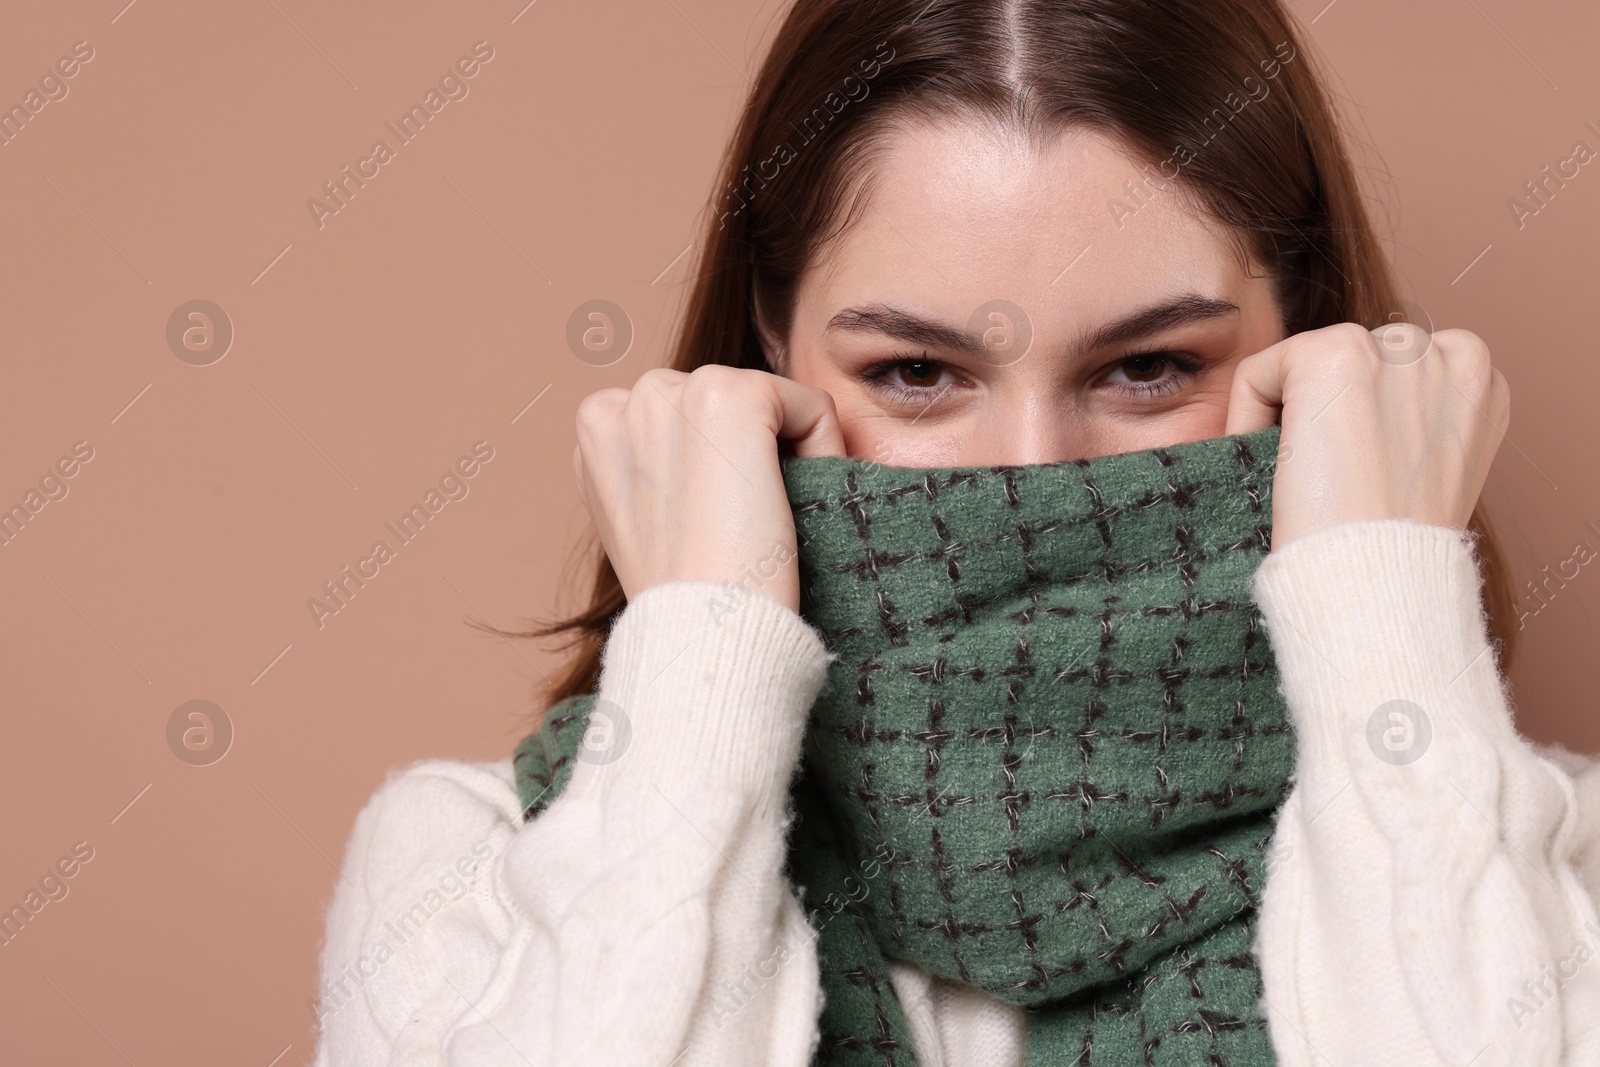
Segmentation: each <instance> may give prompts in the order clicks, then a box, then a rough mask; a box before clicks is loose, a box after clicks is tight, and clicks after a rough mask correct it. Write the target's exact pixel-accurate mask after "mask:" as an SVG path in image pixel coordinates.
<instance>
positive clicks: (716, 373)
mask: <svg viewBox="0 0 1600 1067" xmlns="http://www.w3.org/2000/svg"><path fill="white" fill-rule="evenodd" d="M754 384H755V383H754V382H752V381H751V378H750V372H749V371H743V370H740V369H739V368H737V367H727V366H723V365H722V364H719V363H711V364H707V365H706V366H704V367H699V368H697V369H696V370H695V371H694V372H693V373H692V374H691V375H690V376H689V384H688V395H689V397H690V399H691V402H692V403H693V405H694V407H695V409H696V410H700V411H709V410H724V409H727V408H729V407H734V406H737V405H738V404H740V403H741V401H742V400H743V399H744V398H745V397H747V396H748V395H749V393H750V390H751V388H752V386H753V385H754Z"/></svg>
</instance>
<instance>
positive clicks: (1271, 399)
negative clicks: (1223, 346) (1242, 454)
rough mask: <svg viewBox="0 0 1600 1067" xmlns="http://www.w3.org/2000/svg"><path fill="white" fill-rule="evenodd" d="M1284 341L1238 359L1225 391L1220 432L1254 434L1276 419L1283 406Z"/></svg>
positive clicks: (1285, 341)
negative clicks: (1225, 413)
mask: <svg viewBox="0 0 1600 1067" xmlns="http://www.w3.org/2000/svg"><path fill="white" fill-rule="evenodd" d="M1287 350H1288V340H1287V339H1285V340H1283V341H1279V342H1278V343H1277V344H1275V345H1272V346H1271V347H1269V348H1264V349H1262V350H1261V351H1260V352H1257V353H1256V354H1255V355H1253V356H1246V357H1245V358H1244V359H1242V360H1240V361H1239V366H1238V368H1237V369H1235V370H1234V372H1233V384H1232V387H1231V389H1230V390H1229V393H1228V420H1227V423H1226V426H1225V428H1224V430H1223V433H1224V435H1229V436H1231V435H1233V434H1241V433H1254V432H1255V431H1256V430H1265V429H1266V428H1267V427H1268V426H1271V425H1273V424H1275V423H1276V422H1277V421H1278V412H1279V411H1280V410H1281V409H1282V407H1283V376H1284V371H1285V368H1286V360H1285V359H1284V356H1285V353H1286V352H1287Z"/></svg>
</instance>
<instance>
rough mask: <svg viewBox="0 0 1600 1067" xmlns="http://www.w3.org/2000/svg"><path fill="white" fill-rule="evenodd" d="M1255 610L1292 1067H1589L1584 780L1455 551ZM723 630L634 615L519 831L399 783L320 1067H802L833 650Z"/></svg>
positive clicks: (1397, 555)
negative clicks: (1491, 631) (797, 888)
mask: <svg viewBox="0 0 1600 1067" xmlns="http://www.w3.org/2000/svg"><path fill="white" fill-rule="evenodd" d="M1253 595H1254V598H1255V600H1256V602H1257V604H1259V606H1260V608H1261V610H1262V613H1263V615H1264V617H1265V619H1266V621H1267V626H1268V630H1269V634H1270V637H1271V641H1272V646H1273V649H1274V652H1275V653H1276V656H1277V661H1278V666H1279V670H1280V676H1281V681H1282V686H1283V691H1284V695H1285V697H1286V698H1287V702H1288V706H1289V711H1290V714H1291V716H1292V718H1293V722H1294V726H1295V729H1296V734H1297V741H1298V764H1297V768H1296V774H1295V781H1294V783H1293V785H1292V788H1291V791H1290V793H1289V795H1288V798H1287V799H1286V801H1285V803H1284V807H1283V809H1282V811H1281V814H1280V817H1279V821H1278V830H1277V833H1276V835H1275V838H1274V847H1273V851H1272V853H1271V855H1270V862H1269V869H1268V871H1269V873H1268V877H1267V880H1266V885H1265V889H1264V892H1263V896H1262V907H1261V913H1260V916H1259V921H1258V923H1257V943H1256V946H1255V951H1256V954H1257V957H1258V959H1259V960H1260V962H1261V969H1262V978H1263V983H1264V988H1265V996H1264V998H1263V1004H1262V1010H1263V1013H1264V1015H1265V1017H1266V1018H1267V1020H1268V1029H1269V1033H1270V1036H1271V1040H1272V1044H1273V1047H1274V1049H1275V1050H1276V1053H1277V1058H1278V1061H1279V1063H1280V1064H1282V1065H1283V1067H1302V1065H1303V1067H1313V1065H1315V1067H1326V1065H1328V1064H1335V1065H1337V1067H1365V1065H1369V1064H1370V1065H1384V1067H1388V1065H1391V1064H1406V1065H1407V1067H1431V1065H1441V1067H1442V1065H1445V1064H1453V1065H1461V1064H1469V1063H1470V1064H1471V1065H1472V1067H1501V1065H1505V1067H1557V1065H1569V1064H1600V962H1592V960H1593V957H1594V956H1595V955H1596V954H1600V918H1597V916H1596V909H1595V902H1596V900H1600V761H1597V760H1596V758H1595V757H1590V756H1580V755H1575V754H1573V753H1570V752H1567V751H1565V750H1564V749H1560V748H1556V747H1553V748H1548V749H1536V748H1535V747H1534V746H1532V745H1531V744H1529V743H1528V742H1527V741H1526V740H1524V739H1523V738H1522V737H1520V736H1519V735H1518V734H1517V733H1516V731H1515V729H1514V727H1513V725H1512V721H1511V714H1510V708H1509V702H1508V700H1507V698H1506V695H1505V693H1504V691H1503V690H1502V687H1501V682H1500V679H1499V676H1498V674H1497V672H1496V670H1495V665H1494V657H1493V653H1492V651H1491V650H1490V648H1489V646H1488V644H1487V630H1486V625H1485V620H1484V617H1483V614H1482V610H1481V608H1480V600H1479V577H1478V572H1477V569H1476V566H1475V564H1474V562H1473V559H1472V556H1471V553H1470V547H1469V541H1468V540H1467V538H1466V535H1464V534H1462V533H1460V532H1459V531H1455V530H1450V529H1446V528H1444V527H1438V526H1427V525H1422V524H1419V523H1414V522H1409V521H1406V520H1382V521H1370V522H1358V523H1348V524H1344V525H1340V526H1336V527H1333V528H1330V529H1327V530H1323V531H1320V532H1318V533H1315V534H1312V535H1310V536H1307V537H1305V538H1302V539H1300V540H1298V541H1296V542H1294V543H1292V544H1290V545H1288V546H1285V547H1284V548H1283V549H1282V550H1279V551H1275V552H1273V553H1271V554H1270V555H1269V556H1268V558H1267V559H1266V561H1265V562H1264V563H1263V565H1262V566H1261V567H1260V569H1259V570H1258V571H1257V574H1256V578H1255V584H1254V588H1253ZM713 603H716V604H718V605H721V606H722V607H723V608H724V609H725V606H726V603H727V593H726V590H725V589H723V588H722V587H719V586H716V585H711V584H705V583H695V582H681V583H672V584H669V585H662V586H657V587H654V588H652V589H649V590H647V591H645V592H644V593H643V594H642V595H640V596H639V597H637V598H636V599H635V600H634V601H633V602H632V603H631V604H630V605H629V606H628V608H627V609H626V611H625V612H624V613H623V615H622V617H621V618H620V620H619V621H618V623H617V626H616V628H615V630H614V631H613V634H612V637H611V640H610V642H609V647H608V650H607V653H606V658H605V663H604V672H603V676H602V679H601V685H600V694H601V696H602V697H603V698H604V699H606V700H609V701H611V702H612V703H613V704H615V705H617V706H619V707H620V708H622V709H623V711H624V714H625V715H626V718H627V721H628V724H629V726H630V728H631V736H630V737H629V739H628V741H627V747H626V749H625V750H622V751H621V755H620V757H619V758H616V759H614V760H612V761H611V762H608V763H598V762H583V761H580V762H578V763H577V764H576V766H575V769H574V771H573V774H572V778H571V780H570V782H569V783H568V785H567V787H566V788H565V790H564V791H563V792H562V793H561V794H560V796H559V797H558V798H557V799H556V800H555V801H554V802H553V803H552V804H551V805H550V807H549V808H548V809H547V810H545V811H544V812H543V813H541V814H540V815H539V816H538V817H537V818H535V819H534V820H533V821H532V822H529V823H523V822H522V820H521V810H520V805H519V803H518V798H517V795H516V791H515V785H514V778H513V772H512V766H511V760H510V758H509V757H507V758H505V759H501V760H497V761H493V762H483V763H468V762H456V761H448V760H424V761H422V762H419V763H415V764H413V765H411V766H409V767H406V768H404V769H403V770H398V771H395V772H392V773H391V774H390V776H389V778H388V780H387V781H386V782H385V783H384V784H383V786H382V787H380V788H379V789H378V790H377V792H376V793H374V794H373V796H372V798H371V800H370V801H369V802H368V803H367V805H366V807H365V808H363V810H362V811H361V813H360V814H359V815H358V816H357V818H356V823H355V828H354V830H353V832H352V834H351V838H350V843H349V846H348V849H347V851H346V855H345V861H344V864H343V875H344V877H343V878H341V879H339V880H338V881H337V882H336V883H335V888H334V897H333V902H332V904H331V906H330V907H329V910H328V917H327V936H326V940H325V943H324V946H323V949H322V978H323V985H322V998H321V1003H320V1004H319V1005H314V1011H316V1012H317V1013H318V1014H319V1015H320V1017H321V1040H320V1044H319V1048H318V1053H317V1059H316V1064H317V1065H318V1067H356V1065H363V1067H364V1065H370V1064H392V1065H405V1067H413V1065H415V1067H421V1065H424V1064H427V1065H444V1064H449V1065H461V1067H465V1065H472V1067H490V1065H501V1064H504V1065H508V1067H511V1065H515V1067H555V1065H562V1067H566V1065H574V1064H596V1065H608V1067H609V1065H631V1064H638V1065H642V1067H669V1065H670V1067H692V1065H701V1067H746V1065H773V1067H806V1065H807V1064H808V1063H809V1062H810V1060H811V1057H812V1054H813V1050H814V1047H815V1042H816V1041H817V1020H818V1015H819V1012H820V1010H821V985H820V982H819V978H818V972H817V960H816V953H815V944H814V941H813V934H812V928H811V927H810V926H809V925H808V922H807V919H806V915H805V911H804V910H803V909H802V906H801V904H800V902H799V901H798V900H797V899H796V898H795V896H794V894H793V892H792V891H791V889H790V887H789V885H788V883H787V882H786V881H785V879H784V878H783V875H782V870H781V868H782V864H783V859H784V855H785V835H786V831H787V828H788V819H789V812H788V810H787V807H786V797H787V793H786V786H785V783H786V782H787V780H788V779H789V776H790V774H791V772H792V771H793V770H794V769H795V767H796V766H797V763H798V760H799V756H800V743H801V738H802V734H803V730H804V727H805V722H806V718H807V712H808V710H809V709H810V707H811V704H812V701H813V700H814V698H815V697H816V694H817V692H818V691H819V689H820V687H821V685H822V683H823V680H824V675H825V672H826V664H827V655H826V652H825V651H824V649H823V646H822V643H821V641H820V640H819V638H818V637H817V635H816V633H815V632H814V631H813V630H812V629H811V628H810V627H809V626H807V625H806V624H805V623H804V622H802V621H801V619H800V617H799V616H797V615H796V614H795V613H794V612H792V611H790V610H788V609H787V608H785V607H784V606H783V605H781V604H779V603H778V602H777V601H775V600H772V599H770V598H767V597H765V596H761V595H752V596H749V597H748V598H747V599H744V600H743V601H742V606H740V607H739V609H738V610H736V611H733V612H727V611H726V610H721V611H717V612H713V611H712V610H710V607H711V605H712V604H713ZM1588 699H1589V698H1588V696H1587V694H1586V695H1585V696H1584V701H1585V703H1584V704H1582V705H1580V706H1581V707H1582V708H1583V712H1584V713H1592V712H1589V707H1590V705H1588V703H1587V701H1588ZM1396 700H1404V701H1409V702H1411V704H1413V705H1415V706H1418V707H1421V708H1422V709H1423V712H1424V714H1425V715H1426V718H1427V724H1428V727H1429V728H1430V729H1431V739H1426V738H1425V731H1424V730H1422V729H1421V728H1420V723H1421V718H1420V717H1419V716H1417V715H1416V714H1415V712H1411V714H1410V718H1411V721H1412V723H1413V726H1412V732H1411V733H1410V734H1409V735H1407V734H1406V732H1405V720H1400V719H1393V720H1392V719H1390V718H1389V717H1388V713H1389V712H1390V711H1391V710H1393V709H1394V708H1396V707H1398V708H1401V709H1402V710H1405V708H1406V706H1405V705H1392V706H1385V705H1388V702H1390V701H1396ZM1380 708H1382V711H1381V712H1380V710H1379V709H1380ZM1375 713H1377V715H1376V719H1375ZM1575 713H1578V712H1576V711H1575ZM1374 721H1375V722H1376V727H1373V726H1372V725H1371V724H1372V723H1373V722H1374ZM1408 741H1409V747H1408V746H1407V742H1408ZM1424 745H1426V747H1424ZM617 750H621V745H620V744H619V745H617V746H616V748H614V749H613V751H617ZM1417 752H1420V753H1421V755H1420V757H1419V758H1415V759H1414V760H1413V761H1411V762H1403V761H1404V760H1405V758H1406V757H1408V756H1410V755H1414V754H1415V753H1417ZM822 906H823V902H821V901H807V902H806V903H805V909H806V910H812V909H816V908H818V907H822ZM892 978H893V983H894V986H895V989H896V991H897V993H898V994H899V997H900V999H901V1003H902V1005H903V1007H904V1009H905V1012H906V1018H907V1023H908V1029H909V1034H907V1035H901V1036H902V1039H903V1040H906V1041H907V1042H908V1043H909V1044H910V1046H911V1048H912V1050H913V1052H914V1055H915V1057H916V1060H917V1062H918V1063H919V1064H921V1065H924V1067H999V1065H1005V1067H1020V1065H1021V1064H1022V1049H1023V1035H1024V1027H1025V1019H1026V1015H1025V1013H1024V1011H1023V1010H1022V1009H1020V1008H1017V1007H1014V1006H1012V1005H1010V1004H1007V1003H1004V1002H1002V1001H999V1000H995V999H993V998H991V997H989V996H988V995H987V994H985V993H983V992H982V991H981V990H973V989H965V988H962V987H959V986H955V985H952V984H950V983H947V982H945V981H943V980H939V979H931V978H930V976H928V975H927V974H925V973H924V972H921V971H919V970H917V969H916V968H914V967H912V966H910V965H906V964H900V963H895V964H893V974H892Z"/></svg>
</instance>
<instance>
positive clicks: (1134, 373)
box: [1105, 352, 1202, 397]
mask: <svg viewBox="0 0 1600 1067" xmlns="http://www.w3.org/2000/svg"><path fill="white" fill-rule="evenodd" d="M1201 367H1202V364H1201V363H1200V362H1199V361H1198V360H1196V359H1194V358H1192V357H1190V356H1185V355H1182V354H1180V353H1177V352H1136V353H1134V354H1133V355H1131V356H1125V357H1123V358H1122V359H1121V360H1120V361H1118V362H1117V363H1116V364H1115V365H1114V366H1113V367H1112V369H1111V373H1110V374H1108V375H1107V376H1106V378H1105V381H1106V383H1107V384H1109V385H1111V386H1112V387H1113V388H1114V389H1115V391H1117V392H1120V393H1124V394H1126V395H1129V396H1136V397H1143V396H1159V395H1161V394H1163V393H1170V392H1173V391H1174V390H1177V389H1181V388H1183V387H1184V386H1185V385H1187V384H1188V383H1189V382H1190V381H1192V380H1193V379H1194V377H1195V376H1196V374H1198V373H1199V371H1200V369H1201ZM1118 375H1121V376H1122V377H1121V379H1120V380H1119V379H1118V377H1117V376H1118Z"/></svg>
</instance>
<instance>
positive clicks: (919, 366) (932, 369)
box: [889, 359, 944, 389]
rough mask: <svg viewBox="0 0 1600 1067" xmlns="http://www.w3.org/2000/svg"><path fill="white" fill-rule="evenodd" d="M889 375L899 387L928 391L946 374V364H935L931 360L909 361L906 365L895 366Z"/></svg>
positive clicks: (898, 364)
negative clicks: (904, 386)
mask: <svg viewBox="0 0 1600 1067" xmlns="http://www.w3.org/2000/svg"><path fill="white" fill-rule="evenodd" d="M889 373H890V374H891V375H893V376H894V379H895V382H896V383H897V384H899V385H906V386H910V387H911V388H913V389H927V388H929V387H931V386H934V385H937V384H938V383H939V378H940V376H941V375H943V373H944V364H942V363H935V362H934V361H933V360H931V359H908V360H906V361H905V362H904V363H897V364H895V367H894V369H893V370H891V371H890V372H889Z"/></svg>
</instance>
